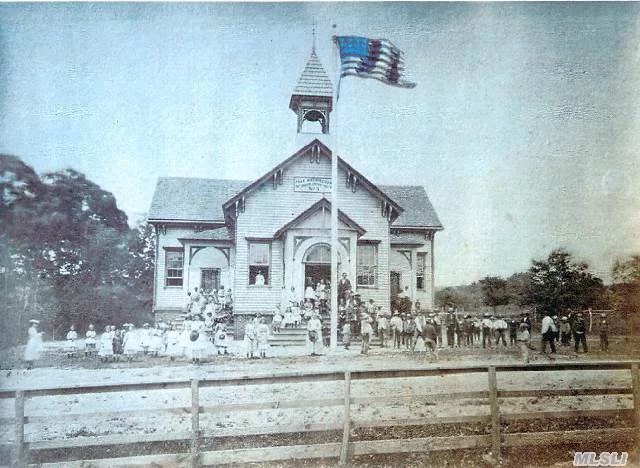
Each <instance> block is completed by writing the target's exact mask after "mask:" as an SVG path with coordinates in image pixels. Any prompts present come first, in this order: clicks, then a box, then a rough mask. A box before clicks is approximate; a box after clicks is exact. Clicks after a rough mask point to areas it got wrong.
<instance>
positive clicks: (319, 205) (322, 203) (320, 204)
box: [273, 198, 367, 239]
mask: <svg viewBox="0 0 640 468" xmlns="http://www.w3.org/2000/svg"><path fill="white" fill-rule="evenodd" d="M321 209H325V210H331V202H330V201H329V200H327V199H326V198H321V199H320V200H318V201H317V202H315V203H314V204H313V205H311V206H310V207H309V208H307V209H306V210H304V211H303V212H302V213H300V214H299V215H298V216H297V217H295V218H294V219H292V220H291V221H289V222H288V223H287V224H285V225H284V226H282V227H281V228H280V229H278V230H277V231H276V233H275V234H274V235H273V237H274V239H277V238H278V237H280V236H281V235H282V234H283V233H285V232H286V231H288V230H289V229H291V228H293V227H295V226H297V225H298V224H300V223H301V222H302V221H304V220H306V219H308V218H309V217H311V216H313V214H314V213H316V212H317V211H318V210H321ZM338 221H339V222H342V223H344V224H346V225H347V226H349V227H350V228H353V229H355V230H356V231H357V232H358V236H362V235H363V234H364V233H365V232H367V231H366V230H365V229H364V228H363V227H362V226H360V225H359V224H358V223H356V222H355V221H354V220H352V219H351V218H349V216H347V215H346V214H344V213H343V212H342V210H338Z"/></svg>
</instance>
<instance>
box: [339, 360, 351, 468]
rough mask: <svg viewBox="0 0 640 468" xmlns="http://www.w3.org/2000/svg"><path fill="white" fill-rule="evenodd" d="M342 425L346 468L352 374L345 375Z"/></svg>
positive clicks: (342, 463) (342, 456)
mask: <svg viewBox="0 0 640 468" xmlns="http://www.w3.org/2000/svg"><path fill="white" fill-rule="evenodd" d="M342 424H343V429H342V448H341V449H340V465H341V466H345V465H346V464H347V458H348V456H349V431H350V430H351V372H345V373H344V420H343V422H342Z"/></svg>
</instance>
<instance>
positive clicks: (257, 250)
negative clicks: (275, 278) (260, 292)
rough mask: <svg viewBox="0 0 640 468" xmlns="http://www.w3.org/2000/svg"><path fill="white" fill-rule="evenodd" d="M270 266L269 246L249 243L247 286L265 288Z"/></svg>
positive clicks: (261, 243) (260, 243) (267, 282)
mask: <svg viewBox="0 0 640 468" xmlns="http://www.w3.org/2000/svg"><path fill="white" fill-rule="evenodd" d="M270 264H271V244H268V243H266V242H249V284H252V285H255V286H266V285H268V284H269V279H270V278H269V265H270Z"/></svg>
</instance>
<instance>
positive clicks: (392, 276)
mask: <svg viewBox="0 0 640 468" xmlns="http://www.w3.org/2000/svg"><path fill="white" fill-rule="evenodd" d="M389 287H390V293H391V299H394V298H396V297H397V296H398V293H399V292H400V273H399V272H397V271H392V272H390V273H389Z"/></svg>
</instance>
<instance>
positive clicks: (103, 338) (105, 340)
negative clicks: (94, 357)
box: [98, 325, 113, 362]
mask: <svg viewBox="0 0 640 468" xmlns="http://www.w3.org/2000/svg"><path fill="white" fill-rule="evenodd" d="M98 356H100V361H101V362H107V361H108V360H109V358H113V333H111V327H110V326H109V325H107V326H106V327H104V332H103V333H102V335H100V349H99V350H98Z"/></svg>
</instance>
